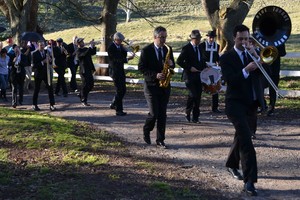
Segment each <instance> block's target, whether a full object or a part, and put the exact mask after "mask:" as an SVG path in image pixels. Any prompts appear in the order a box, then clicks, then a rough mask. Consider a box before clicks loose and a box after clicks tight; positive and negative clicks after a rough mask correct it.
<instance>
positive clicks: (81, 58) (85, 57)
mask: <svg viewBox="0 0 300 200" xmlns="http://www.w3.org/2000/svg"><path fill="white" fill-rule="evenodd" d="M95 54H96V47H94V48H90V47H89V48H87V47H83V48H78V49H77V51H76V55H77V58H78V62H79V66H80V70H79V73H81V74H92V73H94V71H96V70H95V66H94V63H93V60H92V55H95Z"/></svg>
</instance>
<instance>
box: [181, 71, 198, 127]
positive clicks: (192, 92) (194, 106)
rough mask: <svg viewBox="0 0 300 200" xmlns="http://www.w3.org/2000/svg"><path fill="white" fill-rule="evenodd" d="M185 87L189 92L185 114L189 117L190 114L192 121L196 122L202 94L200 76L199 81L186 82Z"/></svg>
mask: <svg viewBox="0 0 300 200" xmlns="http://www.w3.org/2000/svg"><path fill="white" fill-rule="evenodd" d="M185 85H186V88H187V89H188V91H189V94H188V99H187V103H186V109H185V113H186V114H187V115H190V114H191V112H192V114H193V116H192V117H193V118H192V119H193V120H196V121H198V118H199V115H200V102H201V94H202V83H201V81H200V76H199V79H191V80H188V81H186V82H185Z"/></svg>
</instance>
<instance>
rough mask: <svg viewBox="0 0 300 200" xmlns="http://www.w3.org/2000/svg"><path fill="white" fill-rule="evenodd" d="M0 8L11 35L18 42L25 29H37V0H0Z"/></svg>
mask: <svg viewBox="0 0 300 200" xmlns="http://www.w3.org/2000/svg"><path fill="white" fill-rule="evenodd" d="M0 10H1V12H2V13H3V14H4V16H5V17H6V19H7V21H8V22H9V25H10V28H11V32H12V37H13V39H14V41H17V43H19V41H20V34H21V33H22V32H25V31H39V28H38V23H37V11H38V0H0Z"/></svg>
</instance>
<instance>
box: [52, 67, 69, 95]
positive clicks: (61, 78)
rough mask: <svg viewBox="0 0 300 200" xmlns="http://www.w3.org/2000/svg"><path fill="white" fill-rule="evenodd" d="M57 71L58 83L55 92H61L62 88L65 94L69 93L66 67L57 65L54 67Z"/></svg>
mask: <svg viewBox="0 0 300 200" xmlns="http://www.w3.org/2000/svg"><path fill="white" fill-rule="evenodd" d="M54 70H55V72H56V73H57V75H58V77H57V83H56V87H55V94H58V93H59V90H60V88H61V89H62V91H63V94H68V89H67V85H66V80H65V73H66V72H65V68H64V67H57V68H54Z"/></svg>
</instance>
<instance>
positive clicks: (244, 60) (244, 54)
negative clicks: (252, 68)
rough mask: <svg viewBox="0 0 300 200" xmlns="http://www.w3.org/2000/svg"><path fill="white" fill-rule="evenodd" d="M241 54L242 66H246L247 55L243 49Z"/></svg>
mask: <svg viewBox="0 0 300 200" xmlns="http://www.w3.org/2000/svg"><path fill="white" fill-rule="evenodd" d="M242 55H243V64H244V66H247V65H248V58H247V55H246V53H245V51H243V53H242Z"/></svg>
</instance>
